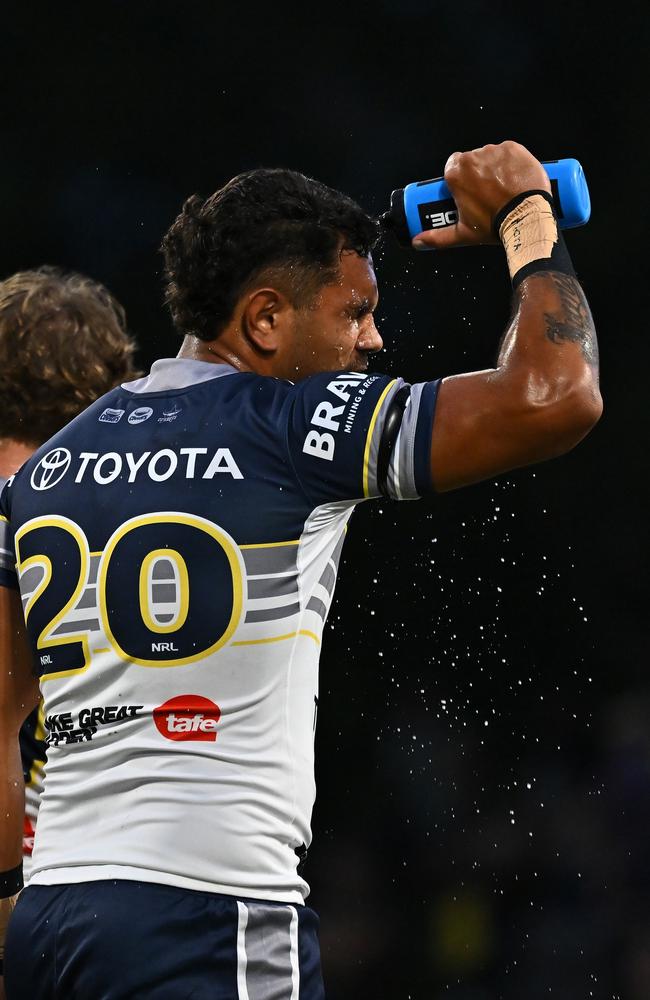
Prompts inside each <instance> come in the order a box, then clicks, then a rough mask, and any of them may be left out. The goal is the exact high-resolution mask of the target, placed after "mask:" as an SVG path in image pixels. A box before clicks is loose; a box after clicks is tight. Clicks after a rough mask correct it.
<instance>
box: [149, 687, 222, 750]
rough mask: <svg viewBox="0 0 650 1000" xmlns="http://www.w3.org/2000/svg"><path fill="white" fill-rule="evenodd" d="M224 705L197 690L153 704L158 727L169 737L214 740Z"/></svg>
mask: <svg viewBox="0 0 650 1000" xmlns="http://www.w3.org/2000/svg"><path fill="white" fill-rule="evenodd" d="M220 718H221V709H220V708H219V706H218V705H215V703H214V702H213V701H210V700H209V699H208V698H202V697H201V696H200V695H198V694H182V695H179V696H178V697H177V698H170V700H169V701H166V702H165V704H164V705H161V706H160V708H154V710H153V721H154V722H155V724H156V728H157V730H158V732H159V733H161V734H162V735H163V736H164V737H165V738H166V739H168V740H176V741H182V740H202V741H203V742H210V743H214V742H215V740H216V738H217V723H218V722H219V719H220Z"/></svg>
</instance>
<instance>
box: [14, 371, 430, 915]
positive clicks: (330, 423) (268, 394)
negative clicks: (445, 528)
mask: <svg viewBox="0 0 650 1000" xmlns="http://www.w3.org/2000/svg"><path fill="white" fill-rule="evenodd" d="M437 388H438V383H437V382H428V383H422V384H418V385H412V386H409V385H406V384H405V383H404V382H403V381H402V380H401V379H391V378H389V377H388V376H386V375H380V374H364V373H359V372H339V373H325V374H321V375H316V376H313V377H311V378H309V379H306V380H305V381H303V382H300V383H298V384H296V385H293V384H292V383H290V382H287V381H284V380H279V379H274V378H263V377H260V376H257V375H254V374H252V373H239V372H236V371H235V370H234V369H232V368H230V367H229V366H226V365H216V364H209V363H205V362H196V361H189V360H185V359H176V358H175V359H164V360H161V361H158V362H156V363H155V364H154V365H153V368H152V370H151V373H150V374H149V376H147V377H146V378H144V379H140V380H138V381H137V382H132V383H129V384H127V385H125V386H122V387H119V388H117V389H115V390H113V391H112V392H110V393H108V394H107V395H106V396H104V397H103V398H102V399H101V400H99V401H98V402H96V403H95V404H93V406H91V407H90V408H89V409H88V410H86V411H85V412H84V413H82V414H81V415H80V416H79V417H77V418H76V419H75V420H74V421H72V423H70V424H69V425H68V426H67V427H66V428H64V429H63V430H62V431H61V432H60V433H59V434H57V435H56V436H55V437H54V438H52V439H51V440H50V441H49V442H47V444H46V445H44V446H43V447H42V448H40V449H39V450H38V451H37V452H36V453H35V454H34V455H33V456H32V458H31V459H30V460H29V461H28V462H27V463H26V464H25V465H24V466H23V467H22V468H21V470H20V472H19V473H17V475H16V476H15V477H13V478H12V479H11V480H10V481H9V483H8V484H7V486H6V487H5V489H4V491H3V493H2V497H1V500H0V515H1V519H0V584H2V585H5V586H16V585H19V587H20V593H21V597H22V601H23V606H24V612H25V616H26V622H27V628H28V633H29V636H30V639H31V642H32V645H33V649H34V657H35V667H36V669H37V670H38V672H39V674H40V676H41V689H42V693H43V700H44V716H45V727H46V734H47V764H46V774H45V786H44V793H43V799H42V803H41V807H40V813H39V818H38V827H37V831H36V843H35V848H34V857H33V872H32V877H31V883H32V884H36V885H39V884H40V885H45V884H47V885H49V884H58V883H68V882H82V881H89V880H97V879H107V878H126V879H141V880H145V881H151V882H159V883H166V884H171V885H176V886H184V887H187V888H189V889H201V890H208V891H213V892H223V893H230V894H234V895H237V896H244V897H246V896H248V897H255V898H261V899H268V900H280V901H286V902H294V903H300V902H302V901H303V900H304V898H305V897H306V895H307V893H308V891H309V889H308V885H307V883H306V882H305V881H304V879H303V878H302V877H301V876H300V875H299V874H298V872H297V865H298V861H299V857H301V856H302V855H304V853H305V852H306V849H307V847H308V846H309V844H310V841H311V830H310V820H311V812H312V807H313V803H314V797H315V787H314V760H313V746H314V728H315V722H316V706H317V697H318V662H319V656H320V651H321V643H322V638H323V629H324V625H325V621H326V618H327V614H328V610H329V607H330V603H331V600H332V595H333V591H334V584H335V580H336V571H337V566H338V561H339V557H340V554H341V549H342V546H343V542H344V538H345V530H346V525H347V521H348V519H349V517H350V515H351V513H352V510H353V508H354V506H355V505H356V504H357V503H358V502H359V501H360V500H364V499H367V498H372V497H378V496H382V495H383V496H386V497H389V498H393V499H409V498H416V497H418V496H422V495H423V494H425V493H431V492H432V487H431V483H430V471H429V452H430V441H431V430H432V422H433V414H434V407H435V399H436V392H437Z"/></svg>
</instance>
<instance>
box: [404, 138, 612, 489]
mask: <svg viewBox="0 0 650 1000" xmlns="http://www.w3.org/2000/svg"><path fill="white" fill-rule="evenodd" d="M445 180H446V181H447V184H448V186H449V188H450V189H451V191H452V193H453V195H454V199H455V201H456V204H457V207H458V212H459V221H458V223H457V224H456V225H455V226H451V227H449V228H448V229H443V230H432V231H431V232H426V233H421V234H420V235H419V236H418V237H416V241H415V245H418V243H419V244H421V245H422V244H424V245H427V246H431V247H436V248H439V249H443V248H446V247H453V246H466V245H472V244H479V243H497V242H498V241H499V239H498V237H497V235H495V228H496V230H497V231H498V232H499V233H500V236H501V238H502V240H503V243H504V246H505V248H506V256H507V261H508V266H509V269H510V275H511V278H512V280H513V300H512V314H511V319H510V322H509V324H508V327H507V329H506V332H505V334H504V336H503V338H502V341H501V345H500V349H499V352H498V358H497V363H496V367H495V368H494V369H489V370H487V371H479V372H471V373H467V374H465V375H456V376H452V377H450V378H446V379H444V380H443V382H442V385H441V387H440V391H439V396H438V403H437V408H436V418H435V423H434V432H433V439H432V447H431V473H432V478H433V483H434V485H435V487H436V489H437V490H438V491H440V492H444V491H446V490H452V489H456V488H458V487H460V486H466V485H468V484H470V483H475V482H479V481H480V480H483V479H488V478H491V477H492V476H495V475H499V474H500V473H503V472H507V471H508V470H510V469H514V468H518V467H520V466H525V465H531V464H533V463H536V462H541V461H544V460H545V459H549V458H553V457H555V456H557V455H561V454H563V453H565V452H567V451H569V450H570V449H571V448H573V447H574V446H575V445H576V444H577V443H578V442H579V441H581V440H582V438H584V437H585V435H586V434H587V433H588V432H589V431H590V429H591V428H592V427H593V426H594V424H595V423H596V422H597V421H598V419H599V417H600V414H601V412H602V400H601V397H600V392H599V388H598V347H597V342H596V333H595V329H594V324H593V319H592V316H591V312H590V309H589V305H588V303H587V300H586V297H585V295H584V292H583V290H582V288H581V286H580V283H579V281H578V279H577V278H576V276H575V274H574V272H573V268H572V266H571V261H570V259H569V256H568V253H567V251H566V248H565V246H564V240H563V238H562V236H561V234H559V231H558V229H557V225H556V222H555V219H554V215H553V211H552V208H551V204H550V195H548V194H547V195H546V196H544V194H543V192H550V184H549V180H548V177H547V175H546V172H545V171H544V168H543V167H542V166H541V164H540V163H539V161H538V160H536V159H535V157H533V156H532V154H531V153H530V152H529V151H528V150H527V149H525V148H524V147H523V146H521V145H519V144H518V143H515V142H503V143H501V144H499V145H496V146H484V147H483V148H481V149H476V150H472V151H471V152H468V153H455V154H453V156H451V157H450V158H449V160H448V162H447V166H446V169H445ZM539 192H542V193H539ZM526 195H527V196H526ZM495 220H496V227H495Z"/></svg>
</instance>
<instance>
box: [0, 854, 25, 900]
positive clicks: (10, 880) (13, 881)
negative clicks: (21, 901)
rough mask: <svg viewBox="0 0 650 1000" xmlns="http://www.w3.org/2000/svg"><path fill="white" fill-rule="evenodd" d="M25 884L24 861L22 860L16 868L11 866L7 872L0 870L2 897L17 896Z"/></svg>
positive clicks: (0, 894) (0, 893)
mask: <svg viewBox="0 0 650 1000" xmlns="http://www.w3.org/2000/svg"><path fill="white" fill-rule="evenodd" d="M24 884H25V883H24V882H23V863H22V861H21V862H20V864H18V865H16V867H15V868H10V869H9V871H6V872H0V899H7V898H8V897H9V896H15V895H16V894H17V893H19V892H20V890H21V889H22V887H23V886H24Z"/></svg>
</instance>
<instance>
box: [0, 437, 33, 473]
mask: <svg viewBox="0 0 650 1000" xmlns="http://www.w3.org/2000/svg"><path fill="white" fill-rule="evenodd" d="M35 451H36V445H30V444H23V442H22V441H14V440H12V438H0V476H2V477H3V478H4V477H5V476H13V474H14V472H16V471H17V470H18V469H19V468H20V467H21V465H22V464H23V462H26V461H27V459H28V458H29V457H30V455H33V454H34V452H35Z"/></svg>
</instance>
